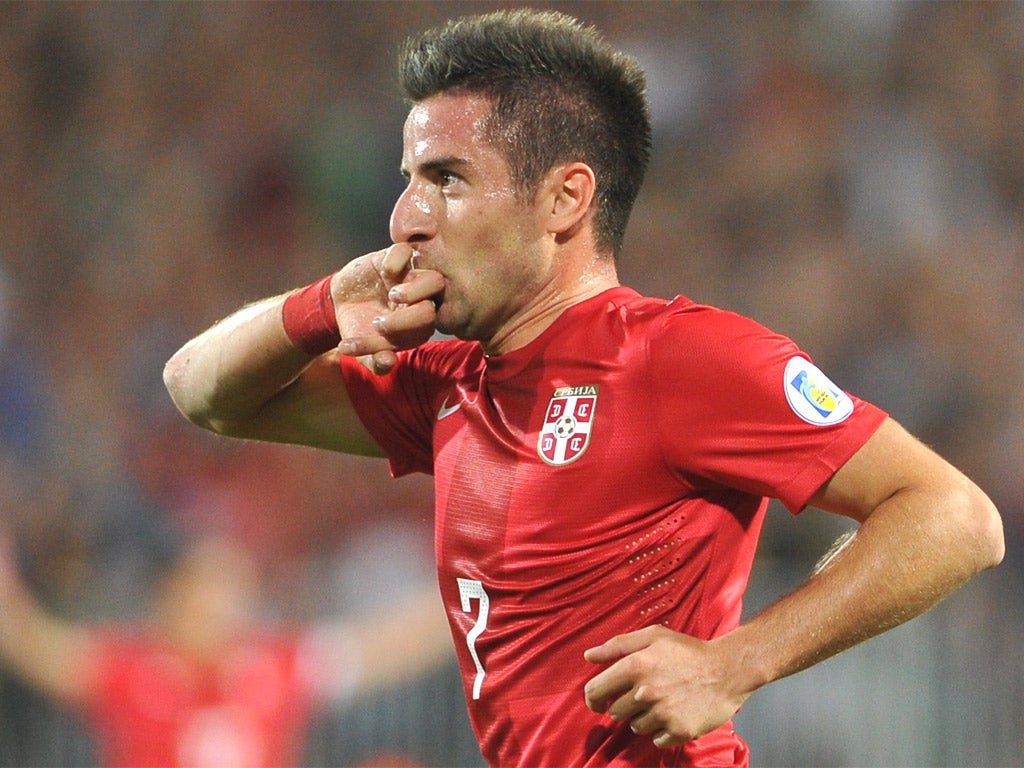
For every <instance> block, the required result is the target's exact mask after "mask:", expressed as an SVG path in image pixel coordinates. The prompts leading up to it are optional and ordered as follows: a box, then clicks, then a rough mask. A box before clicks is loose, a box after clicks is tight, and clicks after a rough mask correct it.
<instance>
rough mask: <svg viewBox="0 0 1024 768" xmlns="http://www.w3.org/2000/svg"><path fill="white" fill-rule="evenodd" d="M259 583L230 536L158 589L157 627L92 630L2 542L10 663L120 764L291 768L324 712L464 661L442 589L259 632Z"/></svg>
mask: <svg viewBox="0 0 1024 768" xmlns="http://www.w3.org/2000/svg"><path fill="white" fill-rule="evenodd" d="M258 603H259V574H258V571H257V568H256V564H255V562H254V560H253V559H252V558H251V557H250V555H249V553H248V551H247V550H245V549H243V548H241V547H239V546H237V545H235V544H234V543H232V542H231V541H229V540H227V539H223V538H215V537H206V538H200V539H197V540H196V541H194V542H192V543H190V544H188V545H187V546H186V547H185V548H184V550H183V551H182V552H181V553H180V555H179V556H177V557H176V558H175V559H174V561H173V562H172V563H171V564H169V567H168V568H167V569H166V571H165V572H164V573H162V574H161V575H160V576H159V577H158V579H157V585H156V589H155V595H154V602H153V613H152V616H151V618H150V620H148V621H144V622H138V623H111V624H106V625H104V624H97V625H84V624H79V623H73V622H69V621H65V620H64V619H62V618H61V617H59V616H57V615H54V614H53V613H51V612H48V611H47V610H46V609H45V608H44V607H43V606H42V605H41V604H40V602H39V601H38V600H37V599H36V598H35V596H34V595H33V594H32V592H31V590H30V589H29V587H28V586H27V585H26V584H25V583H24V582H23V581H22V579H21V578H20V576H19V573H18V567H17V563H16V558H15V555H14V548H13V546H12V544H11V542H10V541H8V540H7V539H6V538H3V539H2V540H0V660H2V661H3V662H5V663H6V664H7V665H8V666H9V667H10V668H11V669H12V670H13V671H14V672H15V673H17V674H18V675H19V676H21V677H22V678H23V679H24V680H25V681H26V682H28V683H29V684H31V685H32V686H34V687H35V688H36V689H38V690H39V691H41V692H42V693H43V694H44V695H46V696H48V697H49V698H51V699H52V700H54V701H56V702H59V703H61V704H65V705H70V706H71V707H73V708H74V709H76V710H78V711H79V712H81V713H82V714H83V715H84V716H85V718H86V720H87V722H88V723H89V724H90V725H91V726H92V730H93V733H94V734H95V737H96V745H97V748H98V752H99V760H100V762H101V764H102V765H104V766H109V767H110V768H129V767H131V768H140V766H161V767H162V768H173V767H174V766H181V767H182V768H186V767H187V768H240V767H241V766H245V767H246V768H261V767H265V768H271V767H273V768H283V766H288V765H298V764H299V763H300V761H301V759H302V749H303V746H304V741H305V736H306V730H307V727H308V725H309V722H310V720H311V718H312V717H313V715H314V714H315V713H316V712H317V710H318V709H320V708H322V707H324V706H326V705H328V704H329V703H331V702H335V701H339V700H343V699H345V698H346V697H349V696H353V695H355V694H356V693H365V692H370V691H374V690H379V689H382V688H384V687H386V686H390V685H393V684H395V685H397V684H399V683H400V682H403V681H408V680H409V679H411V678H413V677H415V676H417V675H419V674H421V673H426V672H427V671H429V670H431V669H434V668H436V667H438V666H440V664H441V663H443V662H444V661H446V660H447V659H449V658H450V654H451V640H450V636H449V633H448V629H447V625H446V623H445V621H444V618H443V613H442V612H441V608H440V602H439V598H438V597H437V595H436V594H435V593H434V591H433V590H426V591H425V592H424V594H421V595H419V596H417V597H414V598H412V599H410V600H407V601H405V602H404V603H399V604H393V605H390V606H388V610H386V611H384V612H382V615H371V616H366V617H364V618H361V619H359V620H355V621H352V622H347V621H343V620H337V621H335V622H333V623H324V624H322V625H319V626H314V627H310V628H298V629H291V630H288V629H278V628H264V627H261V626H259V624H258V621H257V619H256V611H257V607H258Z"/></svg>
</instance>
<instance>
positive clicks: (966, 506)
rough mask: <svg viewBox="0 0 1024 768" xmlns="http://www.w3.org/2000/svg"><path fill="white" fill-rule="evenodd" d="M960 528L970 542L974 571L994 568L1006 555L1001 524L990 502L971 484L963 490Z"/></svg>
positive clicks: (993, 505) (982, 492)
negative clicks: (961, 525) (961, 524)
mask: <svg viewBox="0 0 1024 768" xmlns="http://www.w3.org/2000/svg"><path fill="white" fill-rule="evenodd" d="M963 497H964V498H963V502H962V503H961V505H960V508H961V509H962V510H963V512H962V515H963V518H962V519H963V528H964V531H965V533H966V536H965V537H964V539H965V541H967V542H970V545H971V552H972V555H973V562H974V566H975V571H976V572H977V573H980V572H981V571H984V570H987V569H989V568H994V567H995V566H997V565H999V563H1001V562H1002V560H1003V556H1004V555H1005V554H1006V542H1005V539H1004V536H1003V521H1002V518H1001V517H1000V515H999V510H997V509H996V506H995V504H993V503H992V500H991V499H990V498H989V497H988V496H987V495H986V494H985V493H984V491H982V490H981V489H980V488H978V487H977V486H976V485H974V484H973V483H970V482H969V481H968V487H967V488H965V490H964V491H963Z"/></svg>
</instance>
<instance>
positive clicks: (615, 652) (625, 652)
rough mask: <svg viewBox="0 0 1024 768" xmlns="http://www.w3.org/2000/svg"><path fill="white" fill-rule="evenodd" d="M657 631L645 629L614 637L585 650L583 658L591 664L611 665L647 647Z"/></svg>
mask: <svg viewBox="0 0 1024 768" xmlns="http://www.w3.org/2000/svg"><path fill="white" fill-rule="evenodd" d="M657 631H658V627H645V628H644V629H638V630H637V631H636V632H627V633H626V634H624V635H616V636H615V637H613V638H611V639H610V640H608V641H607V642H605V643H603V644H602V645H597V646H594V647H593V648H588V649H587V650H585V651H584V652H583V658H584V659H586V660H587V661H589V662H590V663H591V664H611V663H612V662H613V661H618V660H619V659H621V658H624V657H626V656H629V654H631V653H636V652H637V651H641V650H643V649H644V648H646V647H647V646H649V645H650V644H651V642H652V641H653V640H654V634H655V633H656V632H657Z"/></svg>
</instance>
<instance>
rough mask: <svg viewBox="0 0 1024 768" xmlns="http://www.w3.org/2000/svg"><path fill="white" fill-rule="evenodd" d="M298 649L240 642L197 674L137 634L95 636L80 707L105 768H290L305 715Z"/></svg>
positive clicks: (270, 640)
mask: <svg viewBox="0 0 1024 768" xmlns="http://www.w3.org/2000/svg"><path fill="white" fill-rule="evenodd" d="M297 646H298V644H297V643H296V642H295V641H294V640H292V639H290V638H289V639H286V638H279V637H252V638H246V641H245V643H244V644H240V645H238V646H237V647H236V648H234V649H232V650H230V651H228V652H227V653H225V654H224V655H223V656H222V657H221V658H219V659H218V663H217V664H216V665H215V666H214V667H212V668H207V667H202V666H199V665H197V664H196V663H195V662H192V661H190V660H189V659H188V658H186V657H184V656H182V655H181V654H180V653H177V652H175V651H174V650H173V649H171V648H169V647H167V646H166V645H165V644H163V643H162V642H161V641H159V640H158V639H157V638H155V637H153V636H151V635H147V634H135V633H129V632H125V631H119V632H111V633H107V634H104V635H103V636H102V638H101V641H100V644H99V654H98V657H97V658H95V659H92V660H90V663H91V664H92V665H93V668H94V669H95V670H96V681H97V684H96V686H95V687H94V691H93V696H92V698H91V700H90V701H89V702H88V709H89V715H90V718H91V719H92V721H93V722H94V723H95V724H96V726H97V746H98V749H99V756H100V761H101V763H102V764H103V765H105V766H107V767H108V768H146V767H151V768H174V766H181V768H282V767H283V766H288V765H298V764H299V763H300V761H301V758H302V748H303V746H304V740H303V738H304V735H305V729H306V726H307V724H308V720H309V716H310V691H309V687H308V685H307V683H306V680H307V677H306V676H305V675H303V674H301V673H300V668H299V667H300V664H299V659H298V655H299V654H298V651H297Z"/></svg>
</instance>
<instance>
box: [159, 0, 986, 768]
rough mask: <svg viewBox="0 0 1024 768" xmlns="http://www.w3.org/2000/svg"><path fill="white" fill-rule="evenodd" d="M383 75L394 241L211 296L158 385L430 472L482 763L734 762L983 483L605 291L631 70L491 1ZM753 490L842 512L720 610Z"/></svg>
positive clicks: (720, 330) (979, 540) (229, 423)
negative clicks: (743, 724) (260, 296)
mask: <svg viewBox="0 0 1024 768" xmlns="http://www.w3.org/2000/svg"><path fill="white" fill-rule="evenodd" d="M401 80H402V85H403V87H404V89H405V92H406V95H407V96H408V97H409V99H410V101H411V110H410V112H409V115H408V118H407V120H406V123H405V129H404V149H403V155H402V171H403V173H404V174H405V176H406V179H407V182H408V183H407V186H406V188H405V191H404V192H403V193H402V195H401V197H400V198H399V199H398V201H397V203H396V205H395V208H394V212H393V214H392V218H391V237H392V240H393V241H394V245H392V246H391V247H390V248H388V249H386V250H383V251H379V252H376V253H371V254H368V255H366V256H363V257H360V258H357V259H355V260H354V261H351V262H349V263H348V264H346V265H345V266H344V267H343V268H342V269H341V270H340V271H339V272H337V273H336V274H334V275H332V276H328V277H326V278H324V279H322V280H321V281H319V282H317V283H314V284H312V285H311V286H308V287H307V288H305V289H302V290H300V291H296V292H293V293H290V294H287V295H284V296H279V297H274V298H271V299H267V300H265V301H263V302H261V303H258V304H255V305H253V306H250V307H247V308H245V309H243V310H241V311H239V312H238V313H236V314H235V315H233V316H232V317H230V318H228V319H226V320H224V321H223V322H221V323H219V324H218V325H216V326H214V327H213V328H211V329H210V330H208V331H207V332H205V333H203V334H202V335H200V336H199V337H197V338H196V339H194V340H193V341H191V342H189V343H188V344H186V345H185V346H184V347H183V348H182V349H181V350H180V351H179V352H178V353H176V354H175V355H174V356H173V357H172V359H171V360H170V361H169V362H168V364H167V368H166V371H165V380H166V382H167V385H168V388H169V391H170V392H171V395H172V397H173V398H174V400H175V402H176V403H177V405H178V407H179V408H180V409H181V410H182V412H183V413H184V414H185V415H186V416H188V417H189V418H190V419H191V420H193V421H194V422H196V423H197V424H200V425H201V426H204V427H206V428H208V429H212V430H214V431H217V432H219V433H222V434H226V435H232V436H236V437H242V438H250V439H260V440H275V441H283V442H290V443H297V444H303V445H311V446H317V447H321V448H328V449H331V450H338V451H349V452H354V453H364V454H369V455H376V456H386V457H388V459H389V460H390V462H391V467H392V471H393V472H394V473H395V474H404V473H407V472H413V471H422V472H428V473H433V475H434V478H435V488H436V491H435V524H436V537H435V549H436V554H437V559H438V574H439V581H440V587H441V592H442V597H443V599H444V603H445V606H446V609H447V612H448V616H449V622H450V625H451V629H452V632H453V635H454V637H455V639H456V646H457V648H458V652H459V658H460V662H461V665H462V669H463V677H464V683H465V690H466V696H467V701H468V702H469V709H470V714H471V719H472V721H473V724H474V727H475V730H476V733H477V736H478V738H479V739H480V742H481V747H482V750H483V753H484V755H485V757H486V758H487V759H488V761H489V762H491V763H492V764H494V765H503V766H504V765H524V766H568V765H608V764H614V765H746V764H748V760H749V758H748V754H747V748H746V745H745V744H744V742H743V741H742V739H741V738H740V737H739V736H738V735H736V734H735V733H734V732H733V730H732V726H731V717H732V716H733V714H734V713H735V712H736V711H737V710H738V709H739V707H740V706H741V705H742V704H743V702H744V701H745V700H746V698H747V697H748V696H750V694H751V693H753V692H754V691H755V690H756V689H757V688H759V687H760V686H762V685H764V684H765V683H768V682H770V681H772V680H776V679H778V678H781V677H783V676H785V675H789V674H792V673H794V672H796V671H798V670H801V669H803V668H805V667H807V666H809V665H811V664H814V663H816V662H818V661H820V660H822V659H824V658H826V657H828V656H831V655H832V654H835V653H837V652H839V651H841V650H843V649H845V648H848V647H850V646H851V645H854V644H855V643H857V642H860V641H862V640H865V639H867V638H869V637H871V636H873V635H876V634H878V633H879V632H882V631H884V630H886V629H888V628H890V627H892V626H894V625H896V624H898V623H900V622H902V621H904V620H906V619H909V618H910V617H912V616H915V615H917V614H919V613H921V612H922V611H924V610H926V609H928V608H929V607H931V606H932V605H934V604H935V603H936V602H937V601H939V600H940V599H942V598H943V597H944V596H945V595H947V594H948V593H949V592H951V591H952V590H954V589H955V588H957V587H958V586H960V585H961V584H963V583H964V582H965V581H967V580H968V579H969V578H971V577H972V576H973V575H975V574H977V573H978V572H980V571H981V570H983V569H985V568H988V567H991V566H993V565H995V564H996V563H998V562H999V560H1000V559H1001V557H1002V553H1003V541H1002V529H1001V523H1000V520H999V516H998V514H997V512H996V510H995V509H994V508H993V506H992V504H991V503H990V501H989V500H988V498H987V497H986V496H985V495H984V494H983V493H982V492H981V491H980V490H979V489H978V488H977V487H976V486H975V485H974V484H973V483H971V482H970V481H969V480H968V479H966V478H965V477H964V476H963V475H962V474H960V473H959V472H958V471H957V470H955V469H954V468H953V467H951V466H950V465H949V464H948V463H946V462H945V461H944V460H942V459H941V458H939V457H938V456H936V455H935V454H934V453H933V452H931V451H930V450H929V449H927V448H926V447H924V446H923V445H921V444H920V443H919V442H917V441H916V440H915V439H914V438H912V437H911V436H910V435H908V434H907V433H906V432H905V431H904V430H903V429H902V428H901V427H900V426H899V425H897V424H896V423H895V422H893V421H892V420H891V419H890V418H888V417H887V416H886V415H885V414H884V413H883V412H882V411H880V410H879V409H878V408H876V407H874V406H872V405H870V404H868V403H866V402H863V401H861V400H859V399H857V398H856V397H853V396H851V395H849V394H847V393H845V392H843V391H842V390H840V389H839V388H837V387H836V386H835V385H834V384H832V383H831V382H830V381H829V380H828V379H827V378H826V376H825V375H824V374H823V373H822V372H821V371H819V370H818V369H817V368H816V367H815V366H814V365H813V364H812V363H811V362H810V360H809V359H808V358H807V356H806V355H805V354H803V353H802V352H801V351H800V350H799V349H798V348H797V347H796V346H795V345H794V344H793V343H792V342H791V341H789V340H788V339H785V338H782V337H780V336H778V335H776V334H773V333H771V332H770V331H768V330H766V329H764V328H763V327H761V326H759V325H758V324H756V323H755V322H753V321H751V320H748V319H745V318H742V317H738V316H736V315H733V314H730V313H727V312H723V311H720V310H716V309H713V308H710V307H704V306H699V305H696V304H694V303H693V302H690V301H688V300H686V299H684V298H682V297H677V298H676V299H674V300H672V301H667V300H662V299H653V298H645V297H641V296H639V295H638V294H636V293H635V292H634V291H632V290H630V289H628V288H626V287H623V286H620V285H619V283H618V280H617V276H616V268H615V258H616V255H617V253H618V251H619V249H620V246H621V243H622V238H623V232H624V230H625V226H626V221H627V219H628V216H629V211H630V209H631V207H632V204H633V201H634V199H635V197H636V194H637V192H638V190H639V187H640V184H641V180H642V177H643V172H644V167H645V165H646V162H647V157H648V149H649V136H650V129H649V124H648V118H647V107H646V103H645V98H644V82H643V75H642V72H641V71H640V69H639V67H638V66H637V64H636V63H635V62H634V61H633V60H632V59H630V58H628V57H625V56H623V55H621V54H619V53H617V52H616V51H614V50H613V49H611V48H610V47H609V46H607V45H606V44H605V43H604V42H603V40H602V39H601V38H600V36H599V34H598V33H597V32H596V31H594V30H593V29H589V28H584V27H582V26H581V25H580V24H579V23H578V22H576V21H575V20H573V19H570V18H567V17H565V16H563V15H559V14H556V13H536V12H531V11H527V10H519V11H510V12H498V13H495V14H490V15H485V16H481V17H469V18H465V19H461V20H457V21H455V22H452V23H450V24H448V25H446V26H444V27H443V28H440V29H438V30H432V31H429V32H427V33H425V34H424V35H422V36H421V37H419V38H417V39H414V40H412V41H410V42H409V43H408V45H407V46H406V48H405V50H404V52H403V55H402V60H401ZM435 330H438V331H441V332H443V333H445V334H449V335H452V336H454V337H456V338H455V339H449V340H429V339H430V337H431V335H432V334H433V332H434V331H435ZM357 357H358V358H361V360H360V359H357ZM360 362H362V363H363V364H362V365H361V364H360ZM352 481H353V480H352V479H349V478H339V479H338V482H339V483H346V482H352ZM356 482H358V480H356ZM767 497H776V498H779V499H781V500H782V501H783V502H784V503H785V504H786V505H787V506H788V507H789V508H790V509H791V510H792V511H793V512H794V513H795V512H799V511H800V510H801V509H803V508H804V507H805V506H807V505H814V506H816V507H820V508H822V509H825V510H829V511H832V512H836V513H839V514H842V515H846V516H848V517H851V518H853V519H855V520H857V521H859V522H860V523H861V525H860V528H859V532H858V535H857V536H856V537H855V538H854V539H853V540H852V541H851V542H850V543H849V544H848V545H847V546H846V547H844V548H843V551H842V552H841V553H839V554H838V555H836V556H835V557H834V558H832V560H831V562H830V563H829V565H828V566H827V567H825V568H823V569H821V571H820V572H819V573H817V574H815V576H814V577H813V578H812V579H810V581H809V582H808V583H807V584H806V585H805V586H803V587H802V588H801V589H799V590H797V591H796V592H794V593H793V594H791V595H790V596H788V597H787V598H785V599H783V600H782V601H780V602H779V603H778V604H777V605H775V606H773V607H772V608H770V609H769V610H766V611H765V612H764V613H762V614H761V615H760V616H758V617H756V618H754V619H752V620H750V621H748V622H747V623H745V624H743V625H739V619H740V612H741V597H742V593H743V590H744V589H745V586H746V583H747V578H748V575H749V571H750V566H751V562H752V559H753V556H754V549H755V544H756V540H757V536H758V533H759V530H760V526H761V523H762V519H763V516H764V511H765V506H766V498H767Z"/></svg>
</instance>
